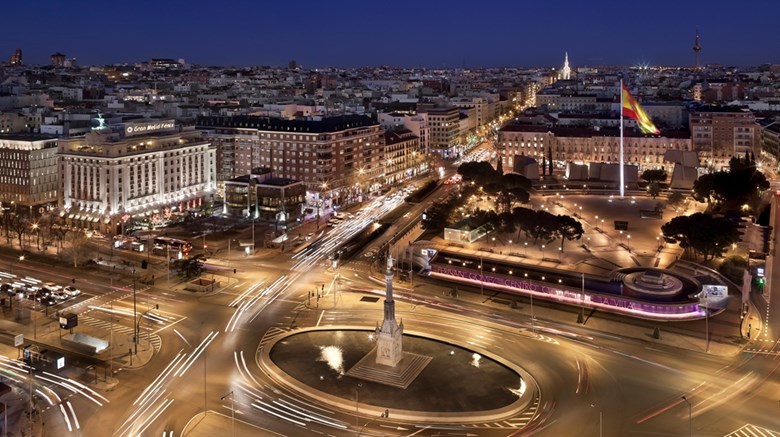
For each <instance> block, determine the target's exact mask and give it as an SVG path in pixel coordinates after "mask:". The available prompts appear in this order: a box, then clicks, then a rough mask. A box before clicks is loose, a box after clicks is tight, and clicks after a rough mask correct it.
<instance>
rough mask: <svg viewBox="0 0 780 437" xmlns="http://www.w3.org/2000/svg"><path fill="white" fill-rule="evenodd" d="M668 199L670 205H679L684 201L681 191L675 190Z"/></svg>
mask: <svg viewBox="0 0 780 437" xmlns="http://www.w3.org/2000/svg"><path fill="white" fill-rule="evenodd" d="M666 201H667V202H669V206H677V205H679V204H681V203H682V201H683V195H682V194H681V193H680V192H679V191H675V192H673V193H672V194H670V195H669V197H668V198H667V199H666Z"/></svg>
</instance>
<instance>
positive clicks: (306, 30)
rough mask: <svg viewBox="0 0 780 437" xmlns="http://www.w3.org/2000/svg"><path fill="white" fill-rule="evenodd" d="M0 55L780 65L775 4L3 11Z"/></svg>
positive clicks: (333, 62) (371, 2) (162, 3)
mask: <svg viewBox="0 0 780 437" xmlns="http://www.w3.org/2000/svg"><path fill="white" fill-rule="evenodd" d="M2 15H3V18H2V27H1V28H0V29H1V30H0V59H2V60H3V61H7V60H8V57H9V56H10V55H11V53H12V52H13V50H14V49H16V48H17V47H18V48H21V49H22V50H23V54H24V61H25V63H27V64H44V63H46V64H48V63H49V55H51V54H52V53H54V52H61V53H64V54H66V55H67V56H68V57H76V58H77V59H78V63H79V64H81V65H92V64H108V63H124V62H128V63H134V62H140V61H144V60H147V59H149V58H153V57H157V58H174V59H178V58H184V59H185V60H186V61H187V63H195V64H207V65H240V66H246V65H274V66H286V65H287V62H288V61H289V60H291V59H295V60H297V61H298V63H299V64H301V65H303V66H304V67H312V68H313V67H328V66H336V67H355V66H365V65H395V66H403V67H421V66H424V67H461V66H464V65H465V66H466V67H501V66H526V67H535V66H559V65H560V64H561V63H562V62H563V53H564V51H568V52H569V59H570V62H571V64H572V65H573V66H575V67H576V66H586V65H635V64H649V65H692V64H693V62H694V61H693V59H694V57H693V51H692V50H691V47H692V46H693V39H694V32H695V28H696V26H698V27H699V33H700V35H701V45H702V47H703V50H702V53H701V59H702V63H703V64H706V63H719V64H723V65H756V64H761V63H765V62H780V50H778V47H780V32H778V31H777V29H776V20H777V17H778V16H780V2H776V1H770V0H751V1H744V2H735V1H733V0H728V1H726V0H709V1H701V0H675V1H668V0H638V1H633V2H626V1H607V0H598V1H588V0H569V1H563V0H544V1H539V0H536V1H530V0H529V1H525V0H505V1H500V0H470V1H467V0H449V1H438V0H394V1H379V0H361V1H346V0H345V1H336V0H282V1H279V0H276V1H274V0H252V1H250V0H246V1H244V0H239V1H233V0H221V1H219V0H216V1H215V0H208V1H206V0H189V1H168V0H156V1H147V0H140V1H133V0H129V1H103V2H94V1H80V0H73V1H62V0H41V1H37V2H27V1H8V2H4V3H3V7H2Z"/></svg>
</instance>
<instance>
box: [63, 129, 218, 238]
mask: <svg viewBox="0 0 780 437" xmlns="http://www.w3.org/2000/svg"><path fill="white" fill-rule="evenodd" d="M58 149H59V151H58V154H59V183H60V190H59V198H58V203H59V206H60V208H62V209H63V210H64V211H65V212H66V213H67V216H66V218H67V219H68V221H69V223H70V224H72V225H75V226H81V227H85V228H92V229H103V230H105V231H106V232H110V233H113V232H116V230H117V229H118V228H119V227H118V225H116V223H117V221H116V220H112V218H114V217H117V218H121V219H122V221H124V222H126V221H127V220H128V219H130V218H131V217H133V218H135V219H139V218H141V217H145V216H148V215H150V214H167V213H170V212H171V211H176V212H180V211H185V210H187V209H190V208H198V207H200V206H201V205H202V204H203V202H204V200H206V201H208V200H210V197H211V196H212V195H213V193H214V189H215V186H216V172H215V152H216V148H215V147H214V146H212V145H211V144H210V143H209V142H208V141H206V140H204V139H203V137H202V133H201V132H199V131H196V130H194V128H189V129H188V128H182V127H181V126H177V125H176V124H175V123H174V121H173V120H147V121H143V122H133V123H122V124H117V125H111V126H108V127H104V128H102V129H97V130H95V131H92V132H89V133H87V134H86V135H84V136H81V137H75V138H64V139H61V140H60V141H59V144H58ZM111 223H114V226H116V227H112V225H111ZM119 229H121V228H119Z"/></svg>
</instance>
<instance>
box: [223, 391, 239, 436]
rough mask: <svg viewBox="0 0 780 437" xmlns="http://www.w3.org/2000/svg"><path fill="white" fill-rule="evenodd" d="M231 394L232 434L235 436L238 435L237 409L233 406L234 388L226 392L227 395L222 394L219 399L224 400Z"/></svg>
mask: <svg viewBox="0 0 780 437" xmlns="http://www.w3.org/2000/svg"><path fill="white" fill-rule="evenodd" d="M228 396H230V434H231V435H232V436H234V437H235V435H236V409H235V408H233V390H230V393H228V394H226V395H225V396H222V397H221V398H219V400H221V401H224V400H225V398H226V397H228Z"/></svg>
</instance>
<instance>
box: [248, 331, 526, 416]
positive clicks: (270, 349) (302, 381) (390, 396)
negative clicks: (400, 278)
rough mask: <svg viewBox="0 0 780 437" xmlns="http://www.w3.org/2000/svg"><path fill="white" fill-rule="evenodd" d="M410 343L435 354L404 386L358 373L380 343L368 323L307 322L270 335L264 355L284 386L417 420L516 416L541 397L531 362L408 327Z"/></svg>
mask: <svg viewBox="0 0 780 437" xmlns="http://www.w3.org/2000/svg"><path fill="white" fill-rule="evenodd" d="M403 342H404V349H405V350H408V351H410V352H412V353H415V354H419V355H423V356H426V357H429V358H430V362H429V363H428V365H427V366H425V368H424V369H423V370H422V371H421V372H420V373H419V375H418V376H417V377H416V378H414V380H413V381H412V382H411V384H409V386H408V387H407V388H405V389H403V388H398V387H393V386H390V385H386V384H383V383H380V382H375V381H369V380H365V379H361V378H359V377H355V376H351V375H350V369H351V368H353V367H355V366H356V365H357V364H358V363H359V362H360V361H361V360H362V359H363V358H364V357H366V356H367V355H368V354H370V353H371V352H372V351H373V350H374V349H375V347H376V340H375V338H374V331H373V330H368V329H366V328H365V327H355V326H327V327H312V328H302V329H297V330H293V331H288V332H285V333H283V334H280V335H278V336H276V337H274V338H273V339H270V340H269V341H267V342H265V343H264V344H263V345H262V346H261V347H260V348H259V349H258V353H257V362H258V365H259V366H260V368H261V369H263V370H264V371H265V373H266V374H267V375H269V376H270V377H272V378H273V379H274V380H275V381H276V382H277V383H278V384H279V385H280V386H284V387H285V388H287V389H288V390H291V391H293V392H295V393H296V394H297V395H298V396H300V397H304V398H308V399H310V400H312V401H314V402H315V403H318V404H320V405H326V406H328V407H329V408H337V409H339V410H342V411H344V412H347V413H351V414H355V415H362V416H366V417H387V416H388V415H389V416H390V417H392V418H393V419H394V420H400V421H407V422H414V423H418V424H425V423H429V424H463V423H475V422H485V421H498V420H502V419H506V418H508V417H512V416H516V415H518V414H519V413H521V412H522V411H524V410H526V409H527V408H528V407H529V405H531V404H532V403H533V401H534V400H535V399H536V398H538V397H539V394H540V390H539V387H538V386H537V384H536V382H535V379H534V378H533V376H532V375H531V374H529V373H528V372H527V371H526V370H525V369H523V368H522V367H520V366H518V365H517V364H515V363H513V362H510V361H509V360H505V359H503V358H502V357H500V356H498V355H495V354H493V353H491V352H489V351H486V350H482V349H481V348H479V347H475V346H473V345H468V346H467V345H465V344H461V342H459V341H458V340H457V339H453V338H446V337H443V336H436V335H431V334H430V333H422V332H416V331H408V332H405V333H404V337H403Z"/></svg>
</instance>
